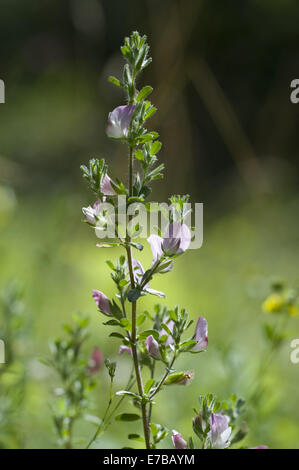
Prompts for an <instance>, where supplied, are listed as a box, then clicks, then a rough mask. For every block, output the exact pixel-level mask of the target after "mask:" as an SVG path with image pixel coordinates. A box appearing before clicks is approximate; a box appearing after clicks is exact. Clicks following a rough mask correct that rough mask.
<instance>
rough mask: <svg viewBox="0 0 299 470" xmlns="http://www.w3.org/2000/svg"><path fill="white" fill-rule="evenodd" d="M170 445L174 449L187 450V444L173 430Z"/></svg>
mask: <svg viewBox="0 0 299 470" xmlns="http://www.w3.org/2000/svg"><path fill="white" fill-rule="evenodd" d="M172 443H173V445H174V448H175V449H187V447H188V445H187V442H186V441H185V440H184V439H183V438H182V435H181V434H180V433H179V432H177V431H175V430H173V431H172Z"/></svg>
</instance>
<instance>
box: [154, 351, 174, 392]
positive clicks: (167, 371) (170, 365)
mask: <svg viewBox="0 0 299 470" xmlns="http://www.w3.org/2000/svg"><path fill="white" fill-rule="evenodd" d="M175 360H176V353H174V355H173V358H172V361H171V363H170V364H169V367H167V369H166V371H165V374H164V375H163V377H162V379H161V380H160V382H159V383H158V385H157V388H156V389H155V391H154V392H153V393H152V394H151V396H150V398H151V399H152V398H153V397H154V396H155V395H156V394H157V393H158V392H159V391H160V390H161V387H162V386H163V384H164V382H165V380H166V379H167V377H168V375H169V374H170V369H171V368H172V366H173V364H174V361H175Z"/></svg>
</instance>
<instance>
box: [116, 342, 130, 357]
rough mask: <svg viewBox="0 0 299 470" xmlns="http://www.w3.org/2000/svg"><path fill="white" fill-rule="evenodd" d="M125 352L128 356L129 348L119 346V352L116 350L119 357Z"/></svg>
mask: <svg viewBox="0 0 299 470" xmlns="http://www.w3.org/2000/svg"><path fill="white" fill-rule="evenodd" d="M125 352H126V353H128V354H132V348H130V347H129V346H125V345H123V344H121V345H120V347H119V350H118V354H119V355H121V354H123V353H125Z"/></svg>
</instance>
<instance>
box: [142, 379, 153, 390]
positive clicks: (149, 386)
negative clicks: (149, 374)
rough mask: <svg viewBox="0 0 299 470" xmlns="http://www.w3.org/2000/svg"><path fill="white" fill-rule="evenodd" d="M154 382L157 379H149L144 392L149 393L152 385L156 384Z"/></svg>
mask: <svg viewBox="0 0 299 470" xmlns="http://www.w3.org/2000/svg"><path fill="white" fill-rule="evenodd" d="M154 383H155V379H149V380H148V381H147V382H146V384H145V386H144V392H145V393H148V392H149V391H150V389H151V388H152V386H153V385H154Z"/></svg>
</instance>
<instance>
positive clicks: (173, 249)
mask: <svg viewBox="0 0 299 470" xmlns="http://www.w3.org/2000/svg"><path fill="white" fill-rule="evenodd" d="M190 242H191V232H190V229H189V227H188V226H187V225H186V224H181V223H179V222H173V223H172V224H170V225H169V227H168V230H167V235H166V236H165V237H164V238H163V242H162V250H163V252H164V253H165V254H166V255H168V256H173V255H179V254H181V253H184V251H186V250H187V249H188V248H189V245H190Z"/></svg>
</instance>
